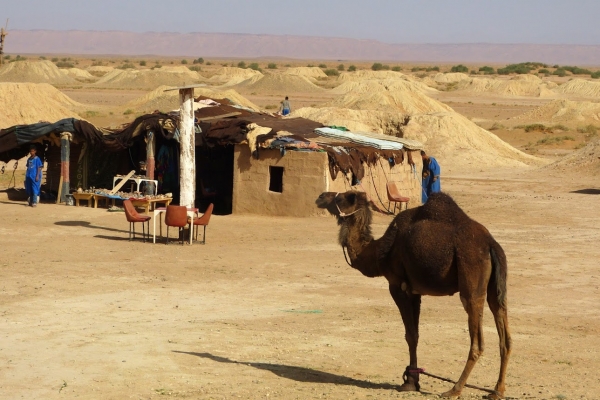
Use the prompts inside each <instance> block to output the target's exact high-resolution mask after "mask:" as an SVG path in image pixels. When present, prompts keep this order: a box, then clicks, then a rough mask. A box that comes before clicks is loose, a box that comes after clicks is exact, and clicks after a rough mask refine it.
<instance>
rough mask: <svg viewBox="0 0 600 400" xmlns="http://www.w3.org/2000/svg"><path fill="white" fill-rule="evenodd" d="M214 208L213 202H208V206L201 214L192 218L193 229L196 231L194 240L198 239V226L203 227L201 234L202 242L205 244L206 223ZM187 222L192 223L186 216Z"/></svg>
mask: <svg viewBox="0 0 600 400" xmlns="http://www.w3.org/2000/svg"><path fill="white" fill-rule="evenodd" d="M213 208H214V204H213V203H210V204H209V205H208V207H206V211H205V212H204V214H202V216H201V217H197V218H194V230H195V231H196V235H195V236H196V237H195V240H196V241H198V229H199V228H198V227H200V226H203V227H204V234H203V235H202V244H206V226H207V225H208V221H210V216H211V215H212V212H213ZM188 223H190V224H191V223H192V221H191V218H188Z"/></svg>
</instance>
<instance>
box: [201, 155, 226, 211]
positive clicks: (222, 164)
mask: <svg viewBox="0 0 600 400" xmlns="http://www.w3.org/2000/svg"><path fill="white" fill-rule="evenodd" d="M233 156H234V146H233V145H226V146H215V147H212V148H211V147H204V146H202V147H196V207H198V208H199V209H200V211H201V212H204V210H206V207H208V205H209V204H210V203H213V204H214V205H215V208H214V211H213V214H217V215H228V214H231V212H232V209H233Z"/></svg>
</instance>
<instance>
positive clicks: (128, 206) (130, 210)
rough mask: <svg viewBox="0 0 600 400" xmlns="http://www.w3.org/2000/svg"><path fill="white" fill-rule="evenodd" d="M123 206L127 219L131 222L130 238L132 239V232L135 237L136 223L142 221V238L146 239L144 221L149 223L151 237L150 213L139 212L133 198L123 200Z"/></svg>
mask: <svg viewBox="0 0 600 400" xmlns="http://www.w3.org/2000/svg"><path fill="white" fill-rule="evenodd" d="M123 208H124V209H125V217H127V221H128V222H129V240H130V241H131V234H132V233H133V238H134V239H135V223H136V222H141V223H142V239H143V240H144V242H145V241H146V233H145V232H144V222H146V223H147V224H148V238H149V237H150V219H151V218H152V217H150V216H149V215H141V214H139V213H138V212H137V211H136V209H135V207H134V206H133V203H131V200H123Z"/></svg>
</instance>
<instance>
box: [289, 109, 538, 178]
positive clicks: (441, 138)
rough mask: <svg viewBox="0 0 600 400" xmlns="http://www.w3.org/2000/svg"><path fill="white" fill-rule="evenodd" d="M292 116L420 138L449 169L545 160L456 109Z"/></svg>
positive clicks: (335, 111)
mask: <svg viewBox="0 0 600 400" xmlns="http://www.w3.org/2000/svg"><path fill="white" fill-rule="evenodd" d="M292 116H293V117H304V118H308V119H312V120H315V121H318V122H321V123H322V124H325V125H341V126H345V127H347V128H348V129H350V130H352V131H356V132H360V131H367V132H376V133H383V134H386V135H393V136H401V137H404V138H406V139H413V140H417V141H419V142H421V143H423V144H424V145H425V147H426V150H427V151H428V153H430V154H432V155H434V156H435V157H436V158H437V159H438V160H439V161H440V162H441V163H442V165H443V168H444V171H446V172H449V171H451V172H457V171H467V170H468V169H471V168H476V169H477V171H479V170H481V169H490V168H497V167H524V166H526V165H534V166H540V165H543V164H544V163H545V161H544V160H542V159H539V158H537V157H533V156H530V155H528V154H525V153H523V152H521V151H519V150H517V149H515V148H514V147H512V146H510V145H509V144H507V143H506V142H504V141H502V140H501V139H499V138H498V137H497V136H496V135H494V134H492V133H490V132H488V131H486V130H484V129H482V128H480V127H479V126H477V125H475V124H474V123H473V122H471V121H470V120H469V119H467V118H465V117H463V116H462V115H460V114H458V113H456V112H454V111H447V112H439V113H432V114H416V115H412V116H408V115H403V114H400V113H397V112H387V111H373V110H349V109H343V108H336V107H324V108H310V107H306V108H301V109H299V110H296V111H294V112H293V113H292Z"/></svg>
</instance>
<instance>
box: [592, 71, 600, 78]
mask: <svg viewBox="0 0 600 400" xmlns="http://www.w3.org/2000/svg"><path fill="white" fill-rule="evenodd" d="M591 77H592V78H594V79H600V71H596V72H594V73H593V74H592V75H591Z"/></svg>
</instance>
